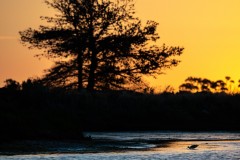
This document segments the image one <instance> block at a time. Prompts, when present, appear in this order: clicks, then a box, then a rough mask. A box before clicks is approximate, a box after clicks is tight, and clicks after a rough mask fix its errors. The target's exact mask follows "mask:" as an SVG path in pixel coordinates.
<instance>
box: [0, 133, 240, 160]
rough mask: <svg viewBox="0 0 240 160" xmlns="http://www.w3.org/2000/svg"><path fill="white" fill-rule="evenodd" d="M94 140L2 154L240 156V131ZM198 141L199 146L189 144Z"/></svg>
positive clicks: (62, 158) (36, 159)
mask: <svg viewBox="0 0 240 160" xmlns="http://www.w3.org/2000/svg"><path fill="white" fill-rule="evenodd" d="M85 134H86V135H88V136H91V137H92V139H93V142H92V143H85V144H78V143H53V144H52V145H49V143H42V145H46V144H47V146H48V147H49V148H48V152H39V153H38V152H34V153H31V154H18V155H12V156H4V155H3V156H0V159H4V160H98V159H103V160H114V159H116V160H122V159H124V160H125V159H129V160H139V159H151V160H152V159H153V160H155V159H163V160H164V159H170V160H171V159H173V160H175V159H177V160H178V159H179V160H180V159H181V160H182V159H186V160H187V159H195V160H198V159H231V160H232V159H240V132H238V133H237V132H235V133H229V132H197V133H196V132H195V133H191V132H117V133H110V132H108V133H106V132H105V133H98V132H95V133H93V132H91V133H90V132H89V133H85ZM192 144H197V145H199V146H198V147H197V148H196V149H194V150H190V149H188V148H187V147H188V146H190V145H192Z"/></svg>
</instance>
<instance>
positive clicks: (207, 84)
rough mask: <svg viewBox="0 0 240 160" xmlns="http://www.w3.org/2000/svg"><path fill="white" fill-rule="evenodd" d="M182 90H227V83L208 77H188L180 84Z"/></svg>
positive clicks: (193, 91)
mask: <svg viewBox="0 0 240 160" xmlns="http://www.w3.org/2000/svg"><path fill="white" fill-rule="evenodd" d="M179 90H180V91H187V92H192V93H195V92H211V93H213V92H227V91H228V88H227V84H226V83H225V82H224V81H223V80H217V81H211V80H209V79H207V78H197V77H188V78H187V79H186V80H185V83H183V84H181V85H180V86H179Z"/></svg>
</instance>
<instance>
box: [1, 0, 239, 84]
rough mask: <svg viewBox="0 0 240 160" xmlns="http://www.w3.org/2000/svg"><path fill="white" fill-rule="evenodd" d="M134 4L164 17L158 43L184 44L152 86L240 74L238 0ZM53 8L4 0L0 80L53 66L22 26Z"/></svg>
mask: <svg viewBox="0 0 240 160" xmlns="http://www.w3.org/2000/svg"><path fill="white" fill-rule="evenodd" d="M135 7H136V15H137V16H138V17H139V18H140V19H142V20H143V22H145V21H146V20H154V21H156V22H158V23H159V27H158V32H159V35H160V37H161V38H160V41H158V44H162V43H166V45H169V46H171V45H173V46H183V47H184V48H185V51H184V53H183V55H182V56H181V57H180V59H181V61H182V62H181V63H180V65H179V66H177V67H175V68H172V69H170V70H166V71H165V72H166V74H164V75H160V76H159V77H158V79H156V80H154V79H150V83H151V85H152V86H154V87H160V86H162V88H164V86H167V85H172V86H174V87H175V88H176V89H177V87H178V86H179V85H180V84H181V83H183V82H184V80H185V79H186V78H187V77H188V76H196V77H205V78H209V79H211V80H217V79H224V77H225V76H230V77H232V78H233V79H234V80H235V81H237V79H239V78H240V63H239V59H240V47H239V46H240V40H239V38H240V21H239V17H240V10H239V8H240V1H239V0H231V1H226V0H211V1H208V0H194V1H193V0H147V1H146V0H135ZM50 12H52V10H51V9H48V8H47V6H46V5H45V4H44V3H43V0H34V1H33V0H21V1H16V0H7V1H1V2H0V22H1V27H0V86H2V84H3V81H4V80H5V79H6V78H13V79H16V80H18V81H20V82H21V81H22V80H25V79H27V78H28V77H33V76H40V75H42V74H43V70H44V69H46V68H49V67H50V66H51V62H50V61H48V60H45V59H42V60H41V61H38V59H36V58H34V57H33V56H34V54H35V53H40V52H41V51H38V50H28V49H27V48H26V47H23V46H22V45H21V44H20V43H19V40H18V39H19V35H18V31H20V30H24V29H26V28H28V27H33V28H36V27H38V26H39V25H40V24H42V22H41V21H40V18H39V17H40V16H42V15H49V14H52V13H50Z"/></svg>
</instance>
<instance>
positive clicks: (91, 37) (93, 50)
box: [87, 1, 97, 91]
mask: <svg viewBox="0 0 240 160" xmlns="http://www.w3.org/2000/svg"><path fill="white" fill-rule="evenodd" d="M90 4H91V5H92V4H93V1H91V2H90ZM89 9H90V11H89V12H90V17H89V34H88V36H89V50H90V51H89V52H91V53H92V54H91V65H90V71H89V77H88V86H87V89H88V90H89V91H92V90H94V87H95V70H96V68H97V52H96V42H95V39H94V27H93V20H94V19H93V14H92V13H93V11H92V7H91V6H90V8H89Z"/></svg>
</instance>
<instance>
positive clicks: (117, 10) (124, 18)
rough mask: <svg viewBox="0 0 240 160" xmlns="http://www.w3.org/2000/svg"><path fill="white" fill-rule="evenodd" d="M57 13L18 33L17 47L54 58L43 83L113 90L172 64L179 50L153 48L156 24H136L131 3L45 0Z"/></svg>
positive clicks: (118, 0)
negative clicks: (36, 25)
mask: <svg viewBox="0 0 240 160" xmlns="http://www.w3.org/2000/svg"><path fill="white" fill-rule="evenodd" d="M45 3H46V4H47V5H49V6H50V7H51V8H54V9H55V10H57V11H58V14H57V15H56V16H55V17H42V19H44V20H47V22H48V23H51V24H52V25H49V26H40V27H39V29H32V28H29V29H27V30H25V31H22V32H20V35H21V41H22V43H23V44H25V45H26V44H27V45H29V47H30V48H38V49H44V50H45V51H46V52H45V53H44V54H42V56H46V57H49V58H58V59H57V60H56V62H55V66H53V67H52V68H51V69H49V70H48V73H47V74H46V75H45V78H44V80H45V82H46V83H49V84H51V85H53V86H64V87H69V88H78V89H79V90H81V89H82V88H87V89H88V90H93V89H119V88H125V89H126V88H128V87H131V85H135V86H139V85H141V84H142V83H143V81H142V78H141V77H142V76H143V75H150V76H154V75H156V74H161V73H162V69H164V68H170V67H173V66H177V65H178V64H179V62H180V61H179V60H176V59H174V58H173V57H174V56H179V55H181V54H182V52H183V48H181V47H167V46H165V45H163V46H161V47H159V46H156V45H153V44H151V43H152V42H155V41H156V40H158V39H159V36H158V34H157V33H156V28H157V25H158V23H156V22H154V21H148V22H147V23H146V25H145V26H142V23H141V21H140V20H139V19H138V18H137V17H134V14H135V12H134V4H133V2H132V0H116V1H111V0H51V1H50V0H46V1H45Z"/></svg>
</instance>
